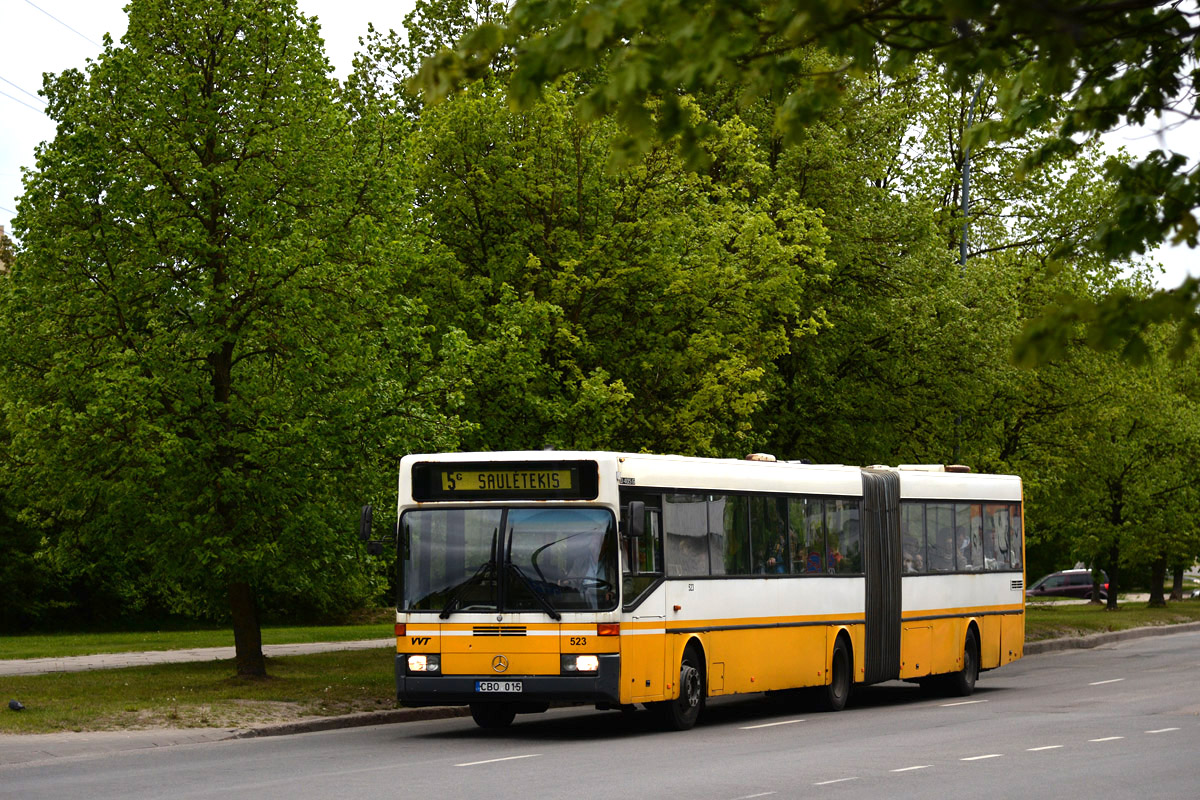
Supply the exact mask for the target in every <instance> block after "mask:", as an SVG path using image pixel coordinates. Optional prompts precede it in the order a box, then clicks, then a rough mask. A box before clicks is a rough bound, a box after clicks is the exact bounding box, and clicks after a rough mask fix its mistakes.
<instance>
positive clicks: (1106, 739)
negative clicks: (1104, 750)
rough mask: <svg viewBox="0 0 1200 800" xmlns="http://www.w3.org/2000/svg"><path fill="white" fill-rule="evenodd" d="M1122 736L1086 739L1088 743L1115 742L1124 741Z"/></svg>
mask: <svg viewBox="0 0 1200 800" xmlns="http://www.w3.org/2000/svg"><path fill="white" fill-rule="evenodd" d="M1124 738H1125V737H1124V736H1105V737H1104V738H1103V739H1088V741H1089V742H1115V741H1116V740H1117V739H1124Z"/></svg>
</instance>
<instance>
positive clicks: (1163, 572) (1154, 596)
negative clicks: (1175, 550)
mask: <svg viewBox="0 0 1200 800" xmlns="http://www.w3.org/2000/svg"><path fill="white" fill-rule="evenodd" d="M1166 582H1167V557H1166V556H1159V557H1158V558H1156V559H1154V563H1153V564H1151V565H1150V607H1151V608H1162V607H1163V606H1165V605H1166V604H1167V599H1166V598H1165V597H1163V584H1164V583H1166Z"/></svg>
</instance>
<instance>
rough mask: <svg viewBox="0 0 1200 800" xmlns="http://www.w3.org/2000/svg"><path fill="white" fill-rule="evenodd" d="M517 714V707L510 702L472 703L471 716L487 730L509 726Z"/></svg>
mask: <svg viewBox="0 0 1200 800" xmlns="http://www.w3.org/2000/svg"><path fill="white" fill-rule="evenodd" d="M516 716H517V709H516V708H515V707H514V706H513V705H512V704H510V703H471V718H472V719H474V720H475V724H476V725H478V726H479V727H481V728H486V729H487V730H497V729H499V728H507V727H508V726H509V725H512V721H513V718H514V717H516Z"/></svg>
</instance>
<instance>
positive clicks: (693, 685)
mask: <svg viewBox="0 0 1200 800" xmlns="http://www.w3.org/2000/svg"><path fill="white" fill-rule="evenodd" d="M658 708H659V713H660V714H661V715H662V721H663V725H664V726H665V727H666V728H667V730H672V731H686V730H689V729H691V728H692V727H693V726H694V725H695V724H696V720H698V719H700V712H701V711H703V710H704V660H703V659H702V658H701V657H700V654H699V651H698V650H697V649H696V648H694V647H692V646H690V645H689V646H688V647H687V648H686V649H685V650H684V651H683V659H682V660H681V661H680V663H679V697H677V698H675V699H674V700H667V701H665V702H663V703H661V704H660V705H659V707H658Z"/></svg>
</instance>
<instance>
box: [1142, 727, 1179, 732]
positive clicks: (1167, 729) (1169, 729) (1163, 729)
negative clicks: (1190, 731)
mask: <svg viewBox="0 0 1200 800" xmlns="http://www.w3.org/2000/svg"><path fill="white" fill-rule="evenodd" d="M1177 730H1179V728H1159V729H1158V730H1156V731H1146V733H1170V732H1171V731H1177Z"/></svg>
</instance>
